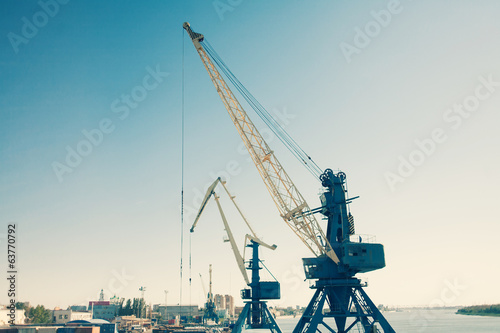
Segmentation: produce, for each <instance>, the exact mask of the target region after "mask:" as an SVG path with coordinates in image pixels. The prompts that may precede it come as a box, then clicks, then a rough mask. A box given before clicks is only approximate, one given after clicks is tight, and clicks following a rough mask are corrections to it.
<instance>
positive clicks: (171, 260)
mask: <svg viewBox="0 0 500 333" xmlns="http://www.w3.org/2000/svg"><path fill="white" fill-rule="evenodd" d="M0 16H1V20H0V36H1V39H0V49H1V52H0V161H1V164H0V217H1V221H2V222H1V225H0V228H1V229H0V236H1V238H0V241H1V242H2V244H3V245H2V246H1V249H2V250H1V253H2V254H1V255H0V263H1V264H0V267H1V268H2V270H3V271H6V270H7V262H6V246H5V244H6V233H7V225H8V224H9V223H16V225H17V227H18V230H17V245H18V247H17V256H18V258H17V261H18V262H17V268H18V270H19V276H18V281H17V291H18V300H20V301H30V302H31V303H32V304H44V305H46V306H48V307H55V306H59V307H63V308H64V307H66V306H68V305H72V304H84V303H86V302H87V301H88V300H92V299H96V298H97V297H98V294H99V291H100V289H102V288H104V289H105V292H106V297H109V296H112V294H116V295H117V296H120V297H125V298H132V297H139V295H140V292H139V288H140V287H141V286H145V287H146V299H147V301H148V302H151V303H163V302H164V301H165V294H164V290H168V291H169V292H168V303H169V304H176V303H179V302H180V301H181V300H180V298H181V293H180V284H181V283H180V272H179V266H180V258H181V253H180V249H181V214H180V205H181V152H182V151H181V114H182V99H181V93H182V85H183V82H184V91H185V107H184V110H185V127H184V129H185V150H184V193H185V196H184V203H185V214H184V243H183V249H184V252H183V254H184V259H183V281H182V285H183V288H182V301H181V302H182V303H183V304H187V303H190V302H191V303H195V304H200V305H201V304H202V303H203V300H204V295H203V291H202V287H201V282H200V278H199V274H201V275H202V276H203V279H204V281H205V284H206V285H207V284H208V265H209V264H212V265H213V270H214V273H213V287H214V292H215V293H223V294H226V293H231V294H232V295H234V296H235V298H236V299H238V301H237V303H241V300H239V296H238V295H239V290H240V289H242V288H243V287H244V283H243V279H242V278H241V276H240V274H239V272H238V269H237V267H236V264H235V263H234V260H233V257H232V253H231V251H230V247H229V244H228V243H223V241H222V238H223V236H224V230H223V227H222V223H221V221H220V217H219V215H218V212H217V211H216V207H215V203H214V202H210V203H209V206H208V208H207V211H206V212H205V213H204V216H203V217H202V219H201V220H200V223H199V226H198V228H197V230H196V232H195V233H193V234H191V235H190V234H189V227H190V226H191V224H192V222H193V219H194V213H195V211H196V210H197V209H198V204H199V201H200V199H201V196H202V195H203V194H204V192H205V189H206V187H207V186H208V184H210V183H211V182H212V181H213V180H214V178H215V177H217V176H218V175H222V176H224V177H226V178H227V180H228V186H229V189H230V190H231V191H232V192H233V194H236V195H237V200H238V203H239V204H240V206H241V207H242V209H243V211H244V212H245V213H246V215H247V217H248V218H249V220H250V221H251V222H252V224H253V227H254V228H255V229H256V230H257V232H258V234H259V235H261V236H262V237H263V239H264V240H265V241H267V242H269V243H275V244H277V245H278V249H277V250H276V251H274V252H271V251H269V250H262V257H263V258H264V259H265V263H266V265H267V267H268V268H269V269H270V270H271V272H272V273H273V274H274V276H276V278H277V279H278V280H279V281H280V282H281V288H282V296H283V298H282V300H281V301H279V302H271V304H272V305H302V306H305V305H306V304H307V302H308V301H309V300H310V298H311V297H312V294H313V291H311V290H310V289H309V288H308V283H307V282H304V281H303V280H304V273H303V270H302V265H301V258H302V257H306V256H310V255H311V254H310V253H309V252H308V251H307V249H306V248H305V247H304V246H303V245H302V243H301V241H300V240H299V239H298V238H297V237H296V236H294V234H293V232H292V231H291V230H290V229H289V228H288V227H287V226H286V225H285V224H284V222H283V221H282V220H281V218H280V217H279V215H278V211H277V209H276V208H275V207H274V204H273V202H272V200H271V198H270V196H269V194H268V193H267V190H266V188H265V186H264V184H263V182H262V181H261V179H260V177H259V175H258V173H257V170H256V168H255V167H254V165H253V164H252V162H250V161H249V160H248V156H247V155H245V154H244V151H243V150H242V149H241V140H240V138H239V136H238V134H237V132H236V130H235V129H234V126H233V124H232V122H231V121H230V119H229V117H228V115H227V112H226V111H225V109H224V107H223V104H222V102H221V101H220V99H219V97H218V95H217V94H216V92H215V89H214V88H213V85H212V83H211V82H210V79H209V77H208V74H207V73H206V71H205V69H204V67H203V65H202V63H201V61H200V59H199V57H198V55H197V53H196V52H195V50H194V47H193V45H192V43H191V42H190V40H189V39H188V37H187V36H186V34H185V33H184V31H183V29H182V23H183V22H184V21H188V22H190V23H191V26H192V28H193V30H195V31H197V32H201V33H203V34H204V35H205V36H206V39H207V40H208V41H209V42H210V43H211V45H212V46H213V47H214V48H215V49H216V50H217V52H218V54H219V55H220V56H221V57H222V58H223V59H224V60H225V62H226V64H227V65H228V66H229V67H230V68H231V69H232V71H233V72H234V73H235V74H236V75H237V76H238V78H239V79H240V81H242V82H243V83H244V84H245V85H246V87H247V88H248V89H249V90H250V91H251V92H252V93H253V94H254V96H255V97H256V98H257V99H259V101H260V102H261V103H262V104H263V105H264V106H266V107H267V108H268V110H269V111H270V112H271V113H273V114H275V115H276V117H277V118H278V119H280V121H281V122H282V124H283V125H284V126H285V128H286V129H287V131H288V132H289V133H290V134H291V135H292V136H293V137H294V139H295V140H296V141H298V142H299V143H300V144H301V146H302V147H303V148H304V149H305V151H306V152H307V153H308V154H309V155H310V156H312V157H313V159H315V161H316V162H317V163H318V164H319V165H320V167H322V168H332V169H334V170H338V169H340V170H342V171H344V172H346V174H347V177H348V186H349V193H350V195H351V196H357V195H359V196H360V199H358V200H355V201H354V203H353V204H352V205H351V210H352V213H353V215H354V217H355V219H356V229H357V230H356V231H357V233H360V234H373V235H376V236H377V241H378V242H381V243H383V244H384V246H385V253H386V263H387V266H386V268H384V269H382V270H379V271H376V272H372V273H369V274H366V275H365V276H363V278H366V279H368V281H369V287H368V288H367V292H368V294H369V295H370V296H371V297H372V299H373V301H374V302H375V303H376V304H380V303H383V304H390V305H436V304H438V305H439V304H445V305H456V304H477V303H499V302H500V289H498V288H496V287H494V284H493V281H495V280H496V279H497V278H498V276H499V275H500V264H499V262H500V261H499V260H498V254H499V251H500V245H499V244H500V242H499V241H498V239H499V236H500V223H499V222H500V213H499V210H498V199H499V195H498V188H500V176H499V173H498V170H499V169H500V152H499V151H500V150H499V149H498V147H499V145H500V134H499V131H498V124H499V123H500V113H499V110H500V83H499V82H500V68H499V59H500V43H498V38H497V37H498V36H499V35H500V20H498V17H500V4H499V3H498V1H493V0H491V1H486V0H485V1H439V2H435V1H423V0H422V1H409V0H401V1H400V2H398V1H356V2H354V1H312V2H305V1H248V0H241V1H227V0H220V1H148V2H140V1H105V2H103V1H83V0H71V1H62V0H60V1H58V2H55V0H41V1H40V2H38V1H14V0H6V1H1V2H0ZM183 63H184V67H183ZM183 68H184V81H183V80H182V69H183ZM250 116H251V117H252V118H253V119H254V122H255V123H256V124H257V126H258V127H259V128H263V127H262V126H263V125H262V123H261V122H260V120H258V119H257V116H256V115H254V114H252V113H251V114H250ZM263 132H264V133H267V132H266V130H265V129H263ZM268 141H269V144H270V145H271V146H272V148H273V149H274V150H275V152H276V155H277V156H278V158H279V159H280V161H281V163H282V164H283V166H284V167H285V168H286V170H287V171H288V172H289V174H290V176H291V177H292V178H293V180H294V181H295V182H296V185H297V187H298V188H299V189H300V190H301V192H302V194H303V195H304V196H305V197H306V199H307V200H308V202H309V205H310V206H311V207H312V208H314V207H317V206H319V200H318V196H317V194H318V192H319V190H320V187H321V186H320V183H319V182H318V181H317V180H315V179H314V178H313V177H312V176H311V175H310V174H309V173H307V171H306V170H305V169H304V168H303V167H302V166H301V165H299V164H298V162H297V161H296V160H295V159H294V158H293V157H292V156H291V155H290V154H289V153H288V152H287V151H286V150H285V149H284V148H283V147H282V146H281V145H280V143H279V141H278V140H277V139H276V138H274V137H272V136H269V137H268ZM222 204H223V205H224V207H226V209H227V215H228V218H229V220H230V223H231V225H234V229H235V230H234V232H235V234H236V237H237V241H238V243H239V244H242V243H243V235H244V233H246V231H245V230H244V228H243V227H242V222H241V220H239V219H237V216H236V214H235V213H234V211H231V208H230V206H229V200H227V198H226V197H224V196H222ZM190 258H191V265H190ZM190 276H191V278H192V281H191V286H190V284H189V277H190ZM264 278H266V279H268V278H270V277H268V276H265V277H264ZM7 287H8V286H7V282H6V280H5V279H3V280H2V282H1V283H0V289H1V290H0V294H1V295H2V296H1V298H0V303H6V302H7V301H8V299H7V296H6V294H7V292H6V291H7Z"/></svg>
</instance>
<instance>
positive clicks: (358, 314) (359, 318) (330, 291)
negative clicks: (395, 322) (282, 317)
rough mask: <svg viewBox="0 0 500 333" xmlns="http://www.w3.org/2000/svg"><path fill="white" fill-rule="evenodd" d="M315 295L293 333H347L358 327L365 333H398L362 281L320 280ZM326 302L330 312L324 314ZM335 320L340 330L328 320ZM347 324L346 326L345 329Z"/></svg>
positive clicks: (353, 279) (349, 279)
mask: <svg viewBox="0 0 500 333" xmlns="http://www.w3.org/2000/svg"><path fill="white" fill-rule="evenodd" d="M314 288H315V289H316V292H315V293H314V296H313V298H312V299H311V301H310V302H309V305H308V306H307V308H306V310H305V312H304V313H303V315H302V317H301V318H300V320H299V322H298V323H297V326H296V327H295V329H294V330H293V333H315V332H317V331H321V332H323V330H321V329H319V328H318V326H320V325H322V326H323V327H324V328H325V330H324V331H325V332H327V331H329V332H337V333H347V332H351V329H353V328H354V327H357V328H358V330H360V331H361V332H364V333H370V332H380V330H379V329H378V327H380V328H381V329H382V332H384V333H395V331H394V329H393V328H392V327H391V325H390V324H389V322H388V321H387V320H386V319H385V318H384V316H383V315H382V313H381V312H380V311H379V310H378V309H377V307H376V306H375V304H374V303H373V302H372V300H371V299H370V298H369V297H368V295H367V294H366V292H365V291H364V290H363V287H362V285H361V282H360V280H359V279H356V278H348V279H333V280H318V281H317V282H316V286H315V287H314ZM325 302H326V303H327V304H328V307H329V311H326V312H325V313H323V306H324V305H325ZM328 318H333V319H334V322H335V326H336V328H337V330H336V331H335V330H334V329H332V328H331V327H330V326H329V325H328V324H327V323H326V322H325V319H328ZM346 325H349V326H347V328H346Z"/></svg>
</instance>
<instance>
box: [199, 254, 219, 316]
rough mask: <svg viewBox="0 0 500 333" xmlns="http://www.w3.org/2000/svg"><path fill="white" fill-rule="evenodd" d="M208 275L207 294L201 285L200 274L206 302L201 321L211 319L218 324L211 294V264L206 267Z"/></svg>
mask: <svg viewBox="0 0 500 333" xmlns="http://www.w3.org/2000/svg"><path fill="white" fill-rule="evenodd" d="M208 275H209V287H208V293H207V290H206V289H205V284H204V283H203V277H202V276H201V273H200V280H201V286H202V287H203V293H204V294H205V295H207V301H206V302H205V315H204V316H203V320H205V319H211V320H213V321H215V322H216V323H217V322H219V316H217V313H216V311H215V302H214V294H213V293H212V264H210V265H209V266H208Z"/></svg>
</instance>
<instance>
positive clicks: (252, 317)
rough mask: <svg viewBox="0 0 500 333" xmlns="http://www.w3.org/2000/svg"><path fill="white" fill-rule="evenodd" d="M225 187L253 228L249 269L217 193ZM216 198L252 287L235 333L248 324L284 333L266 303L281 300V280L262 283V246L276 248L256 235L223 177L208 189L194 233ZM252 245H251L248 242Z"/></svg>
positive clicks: (247, 291) (244, 295)
mask: <svg viewBox="0 0 500 333" xmlns="http://www.w3.org/2000/svg"><path fill="white" fill-rule="evenodd" d="M218 184H221V185H222V187H223V188H224V190H225V192H226V193H227V195H228V197H229V198H230V199H231V201H232V202H233V204H234V206H235V207H236V209H237V210H238V212H239V213H240V216H241V217H242V218H243V220H244V221H245V224H246V225H247V226H248V228H249V229H250V231H251V233H252V235H248V234H247V235H246V236H245V243H244V245H243V248H244V249H245V248H246V247H251V248H252V259H251V260H250V261H249V262H248V266H246V267H245V258H244V255H243V256H242V255H241V253H240V251H239V250H238V247H237V245H236V241H235V239H234V236H233V233H232V231H231V228H230V227H229V223H228V222H227V219H226V216H225V214H224V211H223V210H222V206H221V204H220V202H219V196H218V195H217V193H216V192H215V187H216V186H217V185H218ZM212 196H213V198H214V200H215V202H216V203H217V207H218V208H219V213H220V215H221V218H222V222H223V224H224V229H225V230H226V233H227V237H228V241H229V242H230V244H231V248H232V250H233V254H234V257H235V259H236V263H237V264H238V268H239V269H240V272H241V275H242V276H243V279H244V280H245V282H246V284H247V285H248V286H249V287H250V289H243V290H242V291H241V297H242V299H244V300H246V301H245V307H244V308H243V311H242V312H241V314H240V316H239V317H238V321H237V322H236V324H235V326H234V328H233V330H232V332H233V333H240V332H241V330H242V328H243V326H244V325H245V324H246V328H253V329H257V328H259V329H261V328H268V329H270V330H271V331H272V332H274V333H281V330H280V328H279V326H278V324H277V323H276V321H275V320H274V317H273V316H272V314H271V313H270V311H269V309H268V308H267V304H266V302H265V301H264V300H266V299H279V298H280V296H281V295H280V284H279V282H278V281H266V282H261V281H260V273H259V270H260V269H261V267H260V263H261V261H260V260H259V246H260V245H262V246H264V247H266V248H268V249H271V250H275V249H276V245H274V244H273V245H269V244H266V243H265V242H263V241H262V240H260V239H259V238H258V237H257V235H256V234H255V232H254V230H253V229H252V227H251V226H250V223H249V222H248V220H247V219H246V217H245V216H244V215H243V213H242V211H241V210H240V208H239V206H238V205H237V204H236V201H235V200H234V198H235V196H232V195H231V193H229V190H228V189H227V187H226V182H225V181H223V180H222V179H221V178H220V177H219V178H217V179H216V180H215V181H214V182H213V183H212V185H210V186H209V187H208V189H207V193H206V194H205V197H204V199H203V201H202V203H201V206H200V209H199V211H198V214H197V215H196V219H195V221H194V223H193V226H192V227H191V230H190V231H191V232H194V229H195V227H196V225H197V224H198V221H199V219H200V217H201V214H202V213H203V210H204V209H205V207H206V205H207V203H208V201H209V200H210V198H211V197H212ZM247 242H248V243H247ZM247 269H248V270H251V272H252V280H251V281H250V280H249V278H248V274H247V271H246V270H247Z"/></svg>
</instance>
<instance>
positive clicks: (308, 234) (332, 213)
mask: <svg viewBox="0 0 500 333" xmlns="http://www.w3.org/2000/svg"><path fill="white" fill-rule="evenodd" d="M183 27H184V29H185V30H186V31H187V33H188V34H189V36H190V38H191V40H192V42H193V45H194V47H195V49H196V51H197V52H198V55H199V56H200V58H201V60H202V62H203V64H204V66H205V69H206V70H207V72H208V74H209V76H210V79H211V80H212V83H213V84H214V86H215V88H216V90H217V93H218V94H219V97H220V98H221V100H222V102H223V104H224V106H225V107H226V110H227V111H228V113H229V116H230V117H231V120H232V121H233V123H234V125H235V127H236V129H237V130H238V133H239V134H240V136H241V139H242V140H243V142H244V144H245V146H246V148H247V150H248V152H249V153H250V156H251V157H252V160H253V162H254V164H255V166H256V167H257V170H258V171H259V173H260V175H261V177H262V180H263V181H264V183H265V185H266V187H267V189H268V191H269V193H270V195H271V197H272V199H273V201H274V202H275V204H276V206H277V208H278V210H279V212H280V215H281V217H282V218H283V220H284V221H285V223H286V224H287V225H288V226H289V227H290V228H291V229H292V230H293V231H294V232H295V234H296V235H297V236H298V237H299V238H300V239H301V240H302V242H303V243H304V244H305V245H306V246H307V248H309V250H311V252H313V254H314V255H315V257H313V258H303V259H302V261H303V265H304V270H305V275H306V278H307V279H311V280H314V284H313V285H312V288H313V289H315V290H316V291H315V294H314V296H313V298H312V299H311V301H310V302H309V305H308V306H307V308H306V310H305V312H304V314H303V315H302V317H301V319H300V320H299V322H298V324H297V326H296V327H295V329H294V333H303V332H307V333H313V332H316V331H319V329H318V326H319V325H322V326H323V327H324V328H325V329H326V330H328V331H330V332H338V333H344V332H349V331H350V330H351V329H353V328H354V327H356V326H357V327H358V328H359V325H361V326H362V327H361V328H362V330H363V331H364V332H376V331H377V330H378V325H380V326H381V328H382V329H383V331H384V332H385V333H392V332H395V331H394V329H393V328H392V327H391V325H390V324H389V323H388V322H387V320H386V319H385V318H384V316H383V315H382V314H381V312H380V311H379V310H378V309H377V307H376V306H375V304H374V303H373V302H372V301H371V299H370V298H369V297H368V295H367V294H366V292H365V291H364V290H363V288H362V287H363V286H364V285H363V284H362V283H361V280H359V279H357V278H356V277H355V275H356V274H357V273H365V272H369V271H373V270H376V269H380V268H383V267H385V258H384V249H383V246H382V244H375V243H367V242H364V243H363V242H362V241H361V238H358V239H359V242H357V241H355V240H351V236H353V235H354V219H353V217H352V215H351V214H350V212H349V209H348V207H347V205H348V204H349V203H351V202H352V200H354V199H356V198H357V197H356V198H348V197H347V194H346V193H347V190H346V186H345V180H346V175H345V173H343V172H341V171H339V172H337V173H334V172H333V171H332V170H331V169H326V170H325V171H324V172H322V170H321V169H320V168H319V167H318V166H317V165H316V164H315V163H314V161H313V160H312V159H311V158H310V157H309V155H307V154H306V153H305V152H304V150H302V148H300V147H299V146H298V144H297V143H296V142H295V141H294V140H293V138H291V137H290V136H289V135H288V133H286V132H285V131H284V129H283V128H282V127H281V126H280V125H279V124H278V123H277V122H276V120H275V119H274V118H273V117H272V116H271V115H269V113H268V112H267V111H266V110H265V108H264V107H263V106H262V105H261V104H260V103H259V102H258V101H257V100H256V99H255V98H254V97H253V96H252V95H251V93H250V92H249V91H248V90H247V89H246V88H245V87H244V86H243V84H241V82H240V81H239V80H238V79H237V78H236V76H235V75H234V74H233V73H232V72H231V71H230V69H229V68H228V67H227V66H226V65H225V63H224V61H223V60H222V59H221V58H220V57H219V55H218V54H217V53H216V52H215V50H214V49H213V48H212V47H211V46H210V44H208V43H207V42H205V41H204V39H205V37H204V36H203V35H202V34H200V33H196V32H194V31H193V30H192V29H191V27H190V25H189V23H187V22H185V23H184V24H183ZM219 69H220V71H221V72H222V73H223V74H224V75H225V76H226V77H227V78H228V79H229V80H230V81H231V83H232V84H233V85H234V86H235V87H236V88H237V90H238V91H239V92H240V93H241V95H242V96H243V97H244V98H245V100H246V101H247V102H248V104H249V105H250V106H251V107H252V108H253V109H254V110H255V111H256V112H257V113H258V114H259V116H260V117H261V118H262V119H263V120H264V122H266V124H267V125H268V126H269V127H270V129H271V130H273V132H274V133H275V134H276V135H277V136H278V138H280V140H281V141H282V142H283V143H284V144H285V146H286V147H287V148H288V149H289V150H290V151H291V152H292V154H294V156H295V157H297V158H298V159H299V160H300V161H301V163H303V165H304V166H305V167H306V168H307V169H308V170H309V171H310V172H311V173H312V174H313V175H315V176H317V177H318V179H319V181H320V182H321V185H322V186H323V193H322V194H321V195H320V200H321V207H319V208H316V209H311V208H309V205H308V204H307V203H306V201H305V199H304V197H303V196H302V195H301V194H300V192H299V191H298V189H297V188H296V186H295V184H294V183H293V181H292V180H291V178H290V177H289V176H288V174H287V173H286V172H285V170H284V168H283V167H282V165H281V164H280V162H279V161H278V159H277V158H276V156H275V154H274V151H273V150H271V149H270V147H269V146H268V144H267V143H266V141H265V140H264V138H263V137H262V135H261V134H260V133H259V131H258V130H257V128H256V127H255V125H254V124H253V122H252V121H251V120H250V118H249V116H248V114H247V113H246V112H245V110H244V109H243V107H242V106H241V104H240V103H239V102H238V100H237V99H236V97H235V96H234V94H233V92H232V91H231V89H230V88H229V87H228V85H227V83H226V82H225V80H224V78H223V77H222V75H221V73H220V72H219ZM316 213H321V214H322V215H323V216H325V217H326V218H327V220H328V224H327V230H326V233H325V232H324V231H323V229H322V228H321V226H320V224H319V223H318V221H317V220H316V218H315V216H314V214H316ZM325 303H326V304H327V305H328V307H329V311H328V312H325V313H324V312H323V307H324V306H325ZM327 318H333V319H334V320H335V325H336V326H337V331H335V330H334V329H333V328H331V327H330V326H329V325H328V324H327V323H326V322H325V319H327ZM348 318H350V319H352V322H347V319H348Z"/></svg>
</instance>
